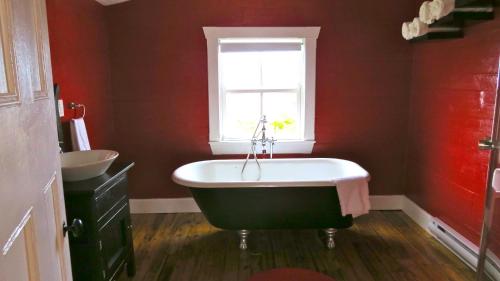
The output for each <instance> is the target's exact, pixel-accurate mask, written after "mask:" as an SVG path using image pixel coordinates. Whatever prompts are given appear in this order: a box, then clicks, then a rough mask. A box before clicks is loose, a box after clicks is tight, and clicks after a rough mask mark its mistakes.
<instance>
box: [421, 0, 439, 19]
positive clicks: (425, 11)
mask: <svg viewBox="0 0 500 281" xmlns="http://www.w3.org/2000/svg"><path fill="white" fill-rule="evenodd" d="M430 4H431V2H430V1H425V2H424V3H422V5H420V10H419V11H418V17H419V18H420V20H421V21H422V22H424V23H426V24H431V23H433V22H434V20H435V19H434V18H433V16H432V13H431V7H430Z"/></svg>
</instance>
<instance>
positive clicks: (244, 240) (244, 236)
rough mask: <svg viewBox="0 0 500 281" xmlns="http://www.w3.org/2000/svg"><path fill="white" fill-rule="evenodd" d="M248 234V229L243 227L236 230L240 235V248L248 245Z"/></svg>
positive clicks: (245, 247) (243, 248) (244, 248)
mask: <svg viewBox="0 0 500 281" xmlns="http://www.w3.org/2000/svg"><path fill="white" fill-rule="evenodd" d="M248 234H250V231H248V230H245V229H243V230H240V231H238V235H239V236H240V249H241V250H246V249H247V248H248V245H247V239H248Z"/></svg>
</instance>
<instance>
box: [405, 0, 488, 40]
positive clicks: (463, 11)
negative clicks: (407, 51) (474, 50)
mask: <svg viewBox="0 0 500 281" xmlns="http://www.w3.org/2000/svg"><path fill="white" fill-rule="evenodd" d="M495 5H496V1H495V0H456V2H455V9H454V10H453V12H451V13H450V14H449V15H447V16H445V17H443V18H441V19H439V20H437V21H436V22H434V23H433V24H430V25H429V32H428V33H427V34H425V35H422V36H419V37H415V38H413V39H411V40H410V42H420V41H427V40H436V39H454V38H463V37H464V28H465V26H466V23H469V22H471V21H472V22H474V21H482V20H492V19H494V17H495V11H494V8H495Z"/></svg>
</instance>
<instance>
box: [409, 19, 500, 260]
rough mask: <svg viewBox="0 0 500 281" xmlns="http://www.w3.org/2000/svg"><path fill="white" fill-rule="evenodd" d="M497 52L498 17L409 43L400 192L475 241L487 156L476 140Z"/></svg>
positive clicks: (492, 91)
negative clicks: (404, 174)
mask: <svg viewBox="0 0 500 281" xmlns="http://www.w3.org/2000/svg"><path fill="white" fill-rule="evenodd" d="M499 55H500V19H499V18H498V17H497V19H496V20H494V21H489V22H481V23H477V24H475V25H473V26H470V27H467V28H466V34H465V38H463V39H458V40H446V41H433V42H421V43H418V44H414V46H413V69H412V77H413V78H412V84H411V85H412V87H411V88H412V93H411V99H410V104H411V109H410V112H411V113H410V124H409V127H410V131H409V134H410V138H409V148H408V178H407V185H406V186H407V191H406V193H407V195H408V196H409V197H410V198H411V199H412V200H413V201H415V202H416V203H417V204H418V205H420V206H421V207H422V208H424V209H425V210H427V211H428V212H430V213H431V214H432V215H434V216H436V217H438V218H440V219H442V220H443V221H445V222H446V223H447V224H449V225H450V226H452V227H453V228H455V229H456V230H457V231H459V232H460V233H462V234H463V235H465V236H466V237H467V238H469V239H471V240H472V241H474V242H476V243H477V242H478V241H479V237H480V236H479V235H480V226H481V222H482V216H483V204H484V195H485V193H484V190H485V186H486V176H487V165H488V161H489V152H485V151H479V150H478V148H477V142H478V140H479V139H481V138H484V137H489V136H491V129H492V120H493V111H494V102H495V97H496V87H497V72H498V60H499ZM499 208H500V206H499ZM499 235H500V233H499ZM499 237H500V236H499ZM499 253H500V252H499Z"/></svg>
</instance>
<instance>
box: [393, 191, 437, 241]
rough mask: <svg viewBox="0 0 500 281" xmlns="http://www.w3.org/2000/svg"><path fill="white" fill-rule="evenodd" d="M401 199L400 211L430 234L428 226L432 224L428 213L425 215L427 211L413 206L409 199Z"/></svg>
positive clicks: (415, 205) (413, 203)
mask: <svg viewBox="0 0 500 281" xmlns="http://www.w3.org/2000/svg"><path fill="white" fill-rule="evenodd" d="M403 197H404V198H403V202H402V206H403V208H402V209H401V210H402V211H403V212H404V213H405V214H406V215H407V216H409V217H410V218H411V219H412V220H413V221H414V222H416V223H417V224H418V225H419V226H420V227H422V228H423V229H425V230H426V231H427V232H429V233H431V232H430V230H429V225H430V224H431V223H432V218H433V217H432V216H431V215H430V214H429V213H427V211H425V210H424V209H422V208H420V206H418V205H417V204H415V202H413V201H412V200H411V199H410V198H408V197H406V196H403Z"/></svg>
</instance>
